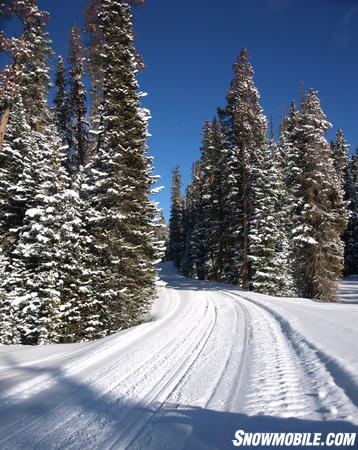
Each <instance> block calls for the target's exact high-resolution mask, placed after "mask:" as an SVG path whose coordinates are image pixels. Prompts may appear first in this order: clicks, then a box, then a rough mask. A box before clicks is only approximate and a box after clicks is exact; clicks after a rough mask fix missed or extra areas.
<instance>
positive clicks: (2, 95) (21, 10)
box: [0, 0, 48, 149]
mask: <svg viewBox="0 0 358 450" xmlns="http://www.w3.org/2000/svg"><path fill="white" fill-rule="evenodd" d="M36 3H37V0H9V1H7V2H5V3H2V4H0V15H3V14H6V15H8V16H10V17H11V16H13V17H17V18H18V19H19V21H20V22H21V23H22V35H21V39H18V38H16V37H11V38H8V37H6V36H5V34H4V33H2V34H1V37H0V51H5V52H7V53H8V54H9V56H10V57H11V58H12V62H11V63H10V64H8V65H7V66H6V67H5V69H4V70H2V71H1V73H0V112H1V118H0V149H1V147H2V144H3V140H4V137H5V132H6V127H7V123H8V120H9V116H10V109H11V106H12V104H13V101H14V99H15V97H16V96H17V95H18V94H19V92H20V91H21V89H22V88H23V87H24V84H26V80H24V77H23V75H24V67H25V65H26V64H28V63H29V62H30V60H31V58H32V57H33V54H32V48H31V45H28V44H29V42H28V40H29V37H30V34H31V32H32V30H33V28H34V27H36V26H37V25H38V24H39V23H42V22H44V21H46V20H47V19H48V13H46V12H45V11H40V10H39V9H38V7H37V5H36Z"/></svg>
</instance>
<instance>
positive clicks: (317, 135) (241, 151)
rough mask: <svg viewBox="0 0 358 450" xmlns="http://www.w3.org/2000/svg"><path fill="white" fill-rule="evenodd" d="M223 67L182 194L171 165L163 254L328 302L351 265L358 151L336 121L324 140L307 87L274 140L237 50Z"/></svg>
mask: <svg viewBox="0 0 358 450" xmlns="http://www.w3.org/2000/svg"><path fill="white" fill-rule="evenodd" d="M233 71H234V76H233V80H232V82H231V85H230V88H229V90H228V91H227V96H226V105H225V107H224V108H218V113H217V116H215V117H214V118H213V120H212V121H211V122H210V121H208V120H207V121H206V122H205V124H204V127H203V133H202V135H203V139H202V147H201V157H200V159H199V160H197V161H195V162H194V164H193V170H192V181H191V182H190V183H189V185H188V186H187V188H186V191H185V195H184V196H183V195H182V193H181V185H182V181H181V174H180V171H179V167H178V166H176V167H175V168H174V170H173V177H172V191H171V215H170V221H169V225H170V238H169V248H168V258H169V259H172V260H173V261H174V264H175V265H176V267H177V268H178V269H179V270H180V271H181V272H182V273H184V274H185V275H187V276H190V277H193V278H196V279H200V280H204V279H205V280H210V281H222V282H228V283H233V284H238V285H240V286H241V287H242V288H244V289H250V290H253V291H256V292H260V293H265V294H271V295H276V296H300V297H308V298H315V299H322V300H326V301H335V300H336V299H337V289H338V283H339V281H340V278H341V276H342V274H344V275H350V274H356V273H358V154H357V152H356V154H355V155H354V156H352V157H351V156H350V153H349V146H348V144H347V143H346V141H345V138H344V135H343V132H342V130H340V129H339V130H338V131H337V134H336V137H335V140H334V141H333V142H331V143H330V144H329V143H328V142H327V140H326V134H327V131H328V129H329V128H330V127H332V125H331V124H330V123H329V122H328V121H327V120H326V116H325V114H324V113H323V111H322V109H321V106H320V100H319V98H318V93H317V92H316V91H314V90H313V89H310V90H309V91H308V92H303V93H302V95H301V100H300V103H299V105H298V106H296V104H295V102H294V101H292V103H291V108H290V110H289V113H288V114H287V116H284V115H283V116H282V122H281V125H280V129H279V142H276V141H275V139H274V138H273V136H272V134H273V133H271V136H269V135H268V123H267V119H266V117H265V116H264V114H263V110H262V108H261V107H260V104H259V99H260V96H259V93H258V90H257V88H256V86H255V84H254V81H253V75H254V71H253V68H252V66H251V63H250V61H249V56H248V53H247V51H246V49H242V51H241V53H240V54H239V55H238V57H237V60H236V61H235V63H234V65H233Z"/></svg>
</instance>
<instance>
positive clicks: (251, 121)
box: [220, 48, 267, 289]
mask: <svg viewBox="0 0 358 450" xmlns="http://www.w3.org/2000/svg"><path fill="white" fill-rule="evenodd" d="M233 69H234V78H233V80H232V82H231V86H230V89H229V91H228V94H227V105H226V107H225V109H224V110H221V111H220V115H221V119H222V121H223V123H224V125H225V128H226V135H227V143H228V153H227V163H226V173H225V180H226V186H225V196H226V198H227V199H228V201H226V205H225V208H226V210H225V216H226V224H225V229H226V230H227V231H226V239H225V246H226V248H225V262H224V277H225V279H226V280H227V281H230V282H234V283H240V284H241V285H242V287H243V288H244V289H249V288H250V279H251V267H250V261H249V253H250V243H249V235H250V218H251V214H252V199H253V195H254V194H253V183H254V182H255V180H254V178H255V176H256V175H255V171H253V167H254V166H255V164H256V160H257V156H258V154H259V153H260V152H262V151H264V149H265V147H266V146H267V124H266V119H265V117H264V115H263V113H262V108H261V107H260V105H259V98H260V96H259V93H258V90H257V88H256V87H255V85H254V81H253V75H254V71H253V68H252V66H251V64H250V61H249V56H248V54H247V51H246V49H245V48H243V49H242V50H241V52H240V54H239V55H238V58H237V61H236V62H235V63H234V65H233Z"/></svg>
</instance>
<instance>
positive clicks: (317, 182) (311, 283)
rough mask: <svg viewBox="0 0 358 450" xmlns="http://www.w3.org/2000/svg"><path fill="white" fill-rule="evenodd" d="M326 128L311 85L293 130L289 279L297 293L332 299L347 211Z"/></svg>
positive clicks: (318, 102) (340, 260)
mask: <svg viewBox="0 0 358 450" xmlns="http://www.w3.org/2000/svg"><path fill="white" fill-rule="evenodd" d="M330 126H331V125H330V124H329V123H328V122H327V121H326V117H325V115H324V114H323V112H322V109H321V106H320V101H319V99H318V97H317V92H315V91H313V90H312V89H311V90H310V91H309V92H308V93H307V94H305V96H304V97H303V100H302V103H301V105H300V110H299V112H298V115H297V127H296V128H295V130H294V131H293V133H294V142H295V147H296V148H297V149H298V151H299V159H298V160H297V162H296V163H297V166H298V170H297V173H296V174H295V177H296V179H295V180H294V184H295V188H294V189H295V192H294V194H295V199H296V208H295V211H294V217H293V219H294V228H293V229H292V239H293V242H294V255H295V259H294V266H295V279H296V286H297V291H298V294H299V295H300V296H304V297H310V298H318V299H322V300H327V301H334V300H335V299H336V292H337V288H338V282H339V278H340V276H341V274H342V269H343V244H342V241H341V239H340V235H341V234H342V233H343V232H344V230H345V227H346V221H347V215H346V208H345V203H344V200H343V195H344V192H343V189H342V185H341V182H340V180H339V177H338V176H337V174H336V171H335V168H334V162H333V155H332V149H331V147H330V146H329V144H328V143H327V141H326V139H325V134H326V132H327V130H328V128H329V127H330Z"/></svg>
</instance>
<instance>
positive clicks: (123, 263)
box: [87, 0, 158, 334]
mask: <svg viewBox="0 0 358 450" xmlns="http://www.w3.org/2000/svg"><path fill="white" fill-rule="evenodd" d="M99 21H100V27H101V33H102V36H103V53H102V55H101V57H102V58H103V65H102V66H103V67H105V71H104V74H103V110H102V114H103V115H102V122H103V141H102V142H101V145H100V146H99V149H98V151H97V152H96V154H95V155H94V157H93V159H92V160H91V161H90V164H89V167H88V174H89V175H88V181H87V185H88V188H87V196H88V200H89V202H90V206H91V207H90V208H89V209H88V214H87V219H88V223H89V224H90V230H89V231H90V235H91V237H92V239H93V241H92V252H93V254H94V260H95V264H94V270H98V273H99V274H100V275H101V276H98V277H97V278H96V280H95V282H94V295H95V296H96V298H97V300H98V301H99V303H100V308H99V309H100V311H99V316H100V317H99V322H101V325H100V327H101V332H102V334H108V333H110V332H114V331H117V330H118V329H121V328H124V327H128V326H130V325H133V324H136V323H138V322H140V320H141V318H142V316H143V313H144V312H145V311H146V310H147V309H148V306H149V304H150V302H151V299H152V298H153V296H154V294H155V285H154V283H155V280H156V277H157V269H156V262H157V257H158V252H157V247H156V244H155V233H154V230H153V228H154V227H153V220H154V218H155V217H156V215H157V210H156V205H155V203H154V202H152V201H151V200H150V199H149V195H150V194H151V193H152V192H153V189H151V186H152V185H153V183H154V182H155V180H156V177H153V176H152V168H151V163H152V158H150V157H148V156H147V147H146V138H147V136H148V132H147V121H148V119H149V116H148V111H147V110H145V109H143V108H141V107H140V98H141V97H142V96H143V94H141V93H138V92H137V89H138V83H137V81H136V73H137V64H136V59H135V54H136V52H135V47H134V44H133V30H132V23H131V14H130V7H129V5H128V4H127V3H126V2H125V1H122V0H102V1H101V2H100V14H99Z"/></svg>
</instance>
